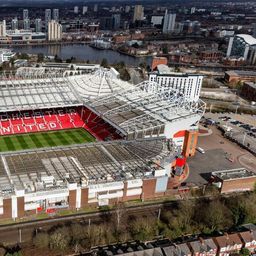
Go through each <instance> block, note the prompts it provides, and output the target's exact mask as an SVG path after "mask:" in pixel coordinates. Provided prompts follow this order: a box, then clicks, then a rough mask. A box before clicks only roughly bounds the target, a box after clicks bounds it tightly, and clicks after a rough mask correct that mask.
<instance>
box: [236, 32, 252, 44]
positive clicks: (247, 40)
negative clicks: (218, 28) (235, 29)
mask: <svg viewBox="0 0 256 256" xmlns="http://www.w3.org/2000/svg"><path fill="white" fill-rule="evenodd" d="M236 36H237V37H240V38H242V39H243V40H244V41H245V42H246V43H247V44H249V45H250V46H253V45H256V38H254V37H253V36H251V35H247V34H238V35H236Z"/></svg>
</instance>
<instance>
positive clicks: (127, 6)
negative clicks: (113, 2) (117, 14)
mask: <svg viewBox="0 0 256 256" xmlns="http://www.w3.org/2000/svg"><path fill="white" fill-rule="evenodd" d="M130 10H131V6H130V5H126V6H125V13H129V12H130Z"/></svg>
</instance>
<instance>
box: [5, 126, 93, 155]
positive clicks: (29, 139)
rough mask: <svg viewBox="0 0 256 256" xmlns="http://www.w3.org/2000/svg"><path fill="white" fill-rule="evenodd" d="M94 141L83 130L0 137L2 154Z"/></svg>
mask: <svg viewBox="0 0 256 256" xmlns="http://www.w3.org/2000/svg"><path fill="white" fill-rule="evenodd" d="M93 141H95V138H94V137H93V136H92V135H91V134H90V133H89V132H87V131H86V130H84V129H82V128H81V129H71V130H59V131H49V132H36V133H26V134H19V135H8V136H0V152H5V151H17V150H24V149H33V148H44V147H56V146H64V145H72V144H81V143H86V142H93Z"/></svg>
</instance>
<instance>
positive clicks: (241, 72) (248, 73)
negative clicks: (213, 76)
mask: <svg viewBox="0 0 256 256" xmlns="http://www.w3.org/2000/svg"><path fill="white" fill-rule="evenodd" d="M225 73H226V74H228V75H230V76H256V72H255V71H246V70H230V71H226V72H225Z"/></svg>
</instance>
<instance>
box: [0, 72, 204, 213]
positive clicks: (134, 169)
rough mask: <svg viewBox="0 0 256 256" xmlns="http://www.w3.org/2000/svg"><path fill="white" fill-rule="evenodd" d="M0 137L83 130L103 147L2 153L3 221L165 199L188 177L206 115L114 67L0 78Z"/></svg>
mask: <svg viewBox="0 0 256 256" xmlns="http://www.w3.org/2000/svg"><path fill="white" fill-rule="evenodd" d="M0 87H1V89H0V119H1V120H0V122H1V129H0V134H1V135H2V136H5V135H11V134H17V133H18V134H22V133H31V132H39V131H42V130H43V131H50V130H61V129H72V128H77V127H79V128H84V129H86V130H87V131H88V132H90V133H91V134H92V135H93V136H94V137H95V138H96V139H97V142H93V143H86V144H78V145H69V146H62V147H52V148H43V149H33V150H26V151H16V152H3V153H1V154H0V157H1V161H0V193H1V194H0V218H20V217H24V216H27V215H30V214H36V213H39V212H42V211H46V212H48V213H51V212H56V211H58V210H61V209H66V208H68V209H80V208H85V207H87V206H90V205H94V206H102V205H109V204H113V203H116V202H123V201H129V200H135V199H140V200H144V199H150V198H155V197H160V196H163V195H166V194H168V193H170V192H171V191H172V189H173V188H174V187H175V186H178V185H179V182H180V181H182V179H183V178H184V177H185V172H184V169H185V163H186V158H187V157H189V156H193V155H194V153H195V148H196V143H197V133H198V122H199V120H200V118H201V117H202V115H203V114H204V110H205V103H204V102H202V101H201V100H200V99H199V100H198V101H196V102H195V101H190V100H188V99H187V97H185V96H184V95H183V94H182V93H181V92H180V91H179V90H175V89H173V88H169V87H166V86H164V85H161V84H158V83H156V82H154V81H145V82H142V83H141V84H138V85H136V86H133V85H131V84H129V83H126V82H123V81H121V80H119V79H118V78H117V77H116V75H114V74H113V70H112V71H111V70H110V71H109V70H104V69H99V70H97V71H95V72H94V73H93V74H86V75H78V76H69V77H61V78H41V79H23V80H8V81H0Z"/></svg>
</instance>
